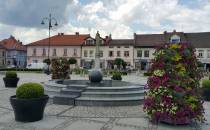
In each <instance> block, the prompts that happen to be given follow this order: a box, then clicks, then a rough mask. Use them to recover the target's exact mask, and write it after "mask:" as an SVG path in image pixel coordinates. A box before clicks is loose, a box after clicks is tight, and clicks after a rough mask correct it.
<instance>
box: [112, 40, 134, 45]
mask: <svg viewBox="0 0 210 130" xmlns="http://www.w3.org/2000/svg"><path fill="white" fill-rule="evenodd" d="M109 45H134V40H133V39H111V40H110V41H109Z"/></svg>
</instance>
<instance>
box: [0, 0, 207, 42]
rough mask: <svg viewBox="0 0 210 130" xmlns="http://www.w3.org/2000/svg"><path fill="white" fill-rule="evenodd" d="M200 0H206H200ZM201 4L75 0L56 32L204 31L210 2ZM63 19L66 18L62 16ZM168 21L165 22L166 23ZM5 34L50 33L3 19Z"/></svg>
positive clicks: (30, 37)
mask: <svg viewBox="0 0 210 130" xmlns="http://www.w3.org/2000/svg"><path fill="white" fill-rule="evenodd" d="M198 2H200V3H201V2H203V1H202V0H198ZM203 3H205V4H199V5H200V6H199V7H193V8H191V7H189V6H185V5H180V4H179V0H112V1H110V0H92V2H90V3H87V4H85V5H83V3H82V1H79V0H73V2H71V4H69V5H68V6H67V11H66V12H63V13H65V17H67V19H69V21H68V22H67V23H65V25H62V24H61V25H59V27H58V28H56V29H54V30H52V35H55V34H57V33H58V32H64V33H68V34H69V33H71V34H72V33H75V32H80V33H86V34H87V33H90V34H91V35H92V36H93V37H94V36H95V33H96V31H97V30H98V31H100V33H101V35H102V36H105V35H109V33H111V34H112V37H113V38H133V32H137V33H162V32H163V31H165V30H166V31H172V30H173V29H176V30H177V31H184V32H200V31H209V28H210V22H209V21H210V13H209V12H210V2H209V1H206V0H205V2H203ZM73 16H74V17H73ZM60 20H62V19H60ZM163 23H164V24H163ZM0 30H5V31H4V32H0V35H1V36H5V35H4V34H8V35H10V34H12V35H15V36H16V37H17V38H18V39H20V40H21V41H23V42H24V43H29V42H32V41H35V40H39V39H41V38H44V37H47V36H48V30H47V29H46V28H45V29H38V28H36V27H31V28H30V27H28V28H26V27H19V26H12V25H5V24H4V25H3V24H1V23H0Z"/></svg>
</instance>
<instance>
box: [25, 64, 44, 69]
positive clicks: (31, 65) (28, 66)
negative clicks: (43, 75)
mask: <svg viewBox="0 0 210 130" xmlns="http://www.w3.org/2000/svg"><path fill="white" fill-rule="evenodd" d="M26 68H27V69H46V68H47V64H46V63H30V64H28V65H27V67H26Z"/></svg>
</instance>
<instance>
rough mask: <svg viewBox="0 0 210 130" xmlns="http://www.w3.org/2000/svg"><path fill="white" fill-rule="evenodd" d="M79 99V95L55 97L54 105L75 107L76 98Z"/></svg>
mask: <svg viewBox="0 0 210 130" xmlns="http://www.w3.org/2000/svg"><path fill="white" fill-rule="evenodd" d="M77 97H78V95H64V94H62V95H55V96H54V97H53V103H54V104H59V105H74V104H75V98H77Z"/></svg>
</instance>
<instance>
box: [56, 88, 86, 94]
mask: <svg viewBox="0 0 210 130" xmlns="http://www.w3.org/2000/svg"><path fill="white" fill-rule="evenodd" d="M82 91H84V90H80V89H68V88H63V89H61V91H60V92H61V94H70V95H71V94H75V95H81V92H82Z"/></svg>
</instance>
